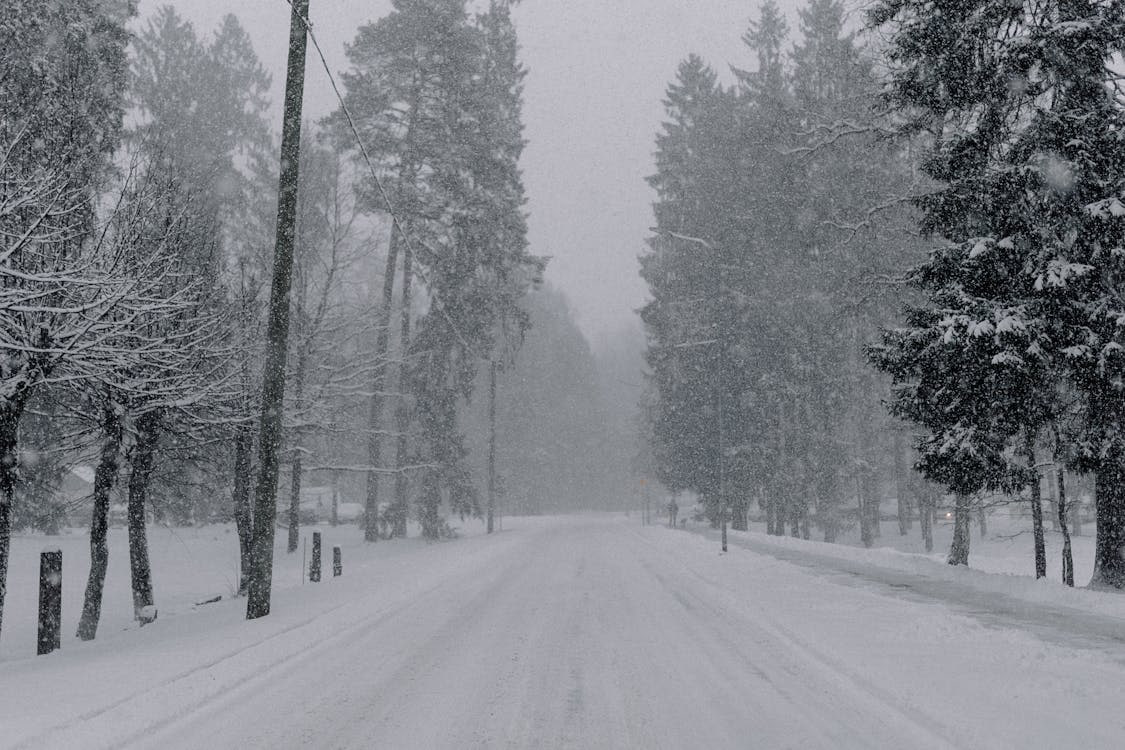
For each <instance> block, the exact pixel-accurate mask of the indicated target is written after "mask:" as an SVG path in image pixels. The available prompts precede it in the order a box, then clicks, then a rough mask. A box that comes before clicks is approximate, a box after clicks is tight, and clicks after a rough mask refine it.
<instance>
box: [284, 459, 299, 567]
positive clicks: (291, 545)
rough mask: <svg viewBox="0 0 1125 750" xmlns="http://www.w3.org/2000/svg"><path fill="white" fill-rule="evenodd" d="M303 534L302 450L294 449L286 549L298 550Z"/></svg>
mask: <svg viewBox="0 0 1125 750" xmlns="http://www.w3.org/2000/svg"><path fill="white" fill-rule="evenodd" d="M300 536H301V451H300V448H299V447H298V448H296V449H294V451H293V462H292V463H291V464H290V469H289V539H288V544H287V545H286V550H287V551H288V552H290V553H292V552H296V551H297V543H298V542H299V541H300Z"/></svg>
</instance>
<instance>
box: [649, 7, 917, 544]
mask: <svg viewBox="0 0 1125 750" xmlns="http://www.w3.org/2000/svg"><path fill="white" fill-rule="evenodd" d="M800 19H801V21H800V39H799V40H798V41H797V42H796V43H795V44H792V45H791V44H790V42H789V35H788V26H787V22H786V21H785V18H784V17H783V16H782V14H781V13H780V11H779V10H778V8H777V6H776V5H775V4H773V3H772V2H766V3H765V4H763V6H762V8H761V15H760V17H759V19H758V20H757V21H755V22H754V23H753V24H751V27H750V29H749V31H748V32H747V33H746V34H745V36H744V37H743V40H744V42H745V44H746V49H747V52H748V53H749V54H750V55H752V56H753V57H755V58H756V59H757V67H756V70H754V71H753V72H747V71H744V70H741V69H739V68H733V73H734V77H735V83H734V84H733V85H732V86H724V85H722V84H721V83H720V81H719V77H718V75H717V74H716V73H715V72H714V71H713V70H712V69H711V68H710V67H709V66H708V65H707V64H706V63H705V62H704V61H703V60H702V59H701V58H699V57H697V56H694V55H693V56H690V57H689V58H688V59H686V60H685V61H684V62H683V63H682V64H681V65H680V67H679V70H678V72H677V76H676V80H675V81H674V82H673V83H672V84H671V85H670V86H669V88H668V92H667V99H666V100H665V106H666V109H667V120H666V122H665V124H664V128H663V130H662V132H661V133H660V134H659V135H658V136H657V151H656V166H657V172H656V174H655V175H653V176H652V177H650V178H649V183H650V184H651V185H652V186H653V188H654V189H655V190H656V193H657V196H658V200H657V203H656V205H655V215H656V227H655V233H654V235H653V236H652V238H651V239H650V241H649V244H650V252H649V253H647V254H646V255H644V256H643V257H642V259H641V267H642V272H641V273H642V276H643V277H644V279H645V281H646V282H647V283H648V286H649V290H650V294H651V297H652V299H651V301H650V302H649V303H648V304H647V305H646V306H645V307H644V308H643V310H642V312H641V316H642V319H643V320H644V323H645V326H646V330H647V333H648V339H649V346H648V350H647V361H648V365H649V368H650V370H651V378H650V383H649V385H650V393H649V395H648V397H647V398H646V402H645V409H646V412H647V417H648V419H647V424H648V428H649V430H648V436H649V443H650V449H651V452H652V453H653V454H654V457H655V461H654V465H655V468H656V472H657V477H658V478H659V479H660V481H661V482H662V483H663V484H664V485H665V486H667V487H668V488H669V489H671V490H673V491H676V490H691V491H693V492H696V493H698V494H699V495H700V496H701V499H702V501H703V503H704V505H705V507H706V509H707V512H708V515H709V516H710V517H711V518H712V519H713V520H715V521H716V522H718V520H719V518H720V515H721V513H722V512H723V511H722V508H723V507H724V506H725V507H727V508H728V509H729V511H728V512H729V513H730V518H731V522H732V524H733V526H734V528H735V529H745V528H746V524H747V514H748V512H749V510H750V507H751V505H752V504H753V503H754V502H755V501H757V503H759V504H760V506H761V509H762V511H763V512H764V513H765V515H766V520H767V526H768V529H769V531H770V533H774V534H782V533H786V530H788V531H789V532H790V533H793V534H794V535H804V536H805V537H808V536H809V535H810V534H811V533H812V531H811V528H812V527H815V528H818V529H819V530H820V531H821V532H822V533H823V536H824V538H825V539H826V540H828V541H833V540H835V538H836V536H837V534H838V533H839V532H840V530H841V527H842V526H845V525H854V524H855V523H856V522H857V521H858V523H859V524H860V525H861V529H862V536H863V538H864V540H865V541H866V542H867V543H869V544H870V543H871V541H872V540H873V539H874V535H875V534H876V533H877V528H878V508H879V498H880V496H881V493H882V490H883V488H884V486H885V485H886V484H887V483H888V482H890V481H892V480H893V477H894V468H895V466H894V461H893V460H892V457H893V455H894V451H895V450H896V448H900V446H896V444H895V443H896V440H895V434H896V433H895V432H894V431H893V430H891V429H888V427H889V426H890V425H888V424H887V420H886V419H885V418H884V416H883V413H882V409H881V407H880V404H879V399H880V397H881V395H882V394H883V392H884V390H885V386H884V385H883V383H882V382H881V381H880V379H879V378H878V377H876V376H875V374H874V373H873V372H872V371H871V369H870V368H869V367H868V366H867V364H866V362H865V361H864V356H863V347H864V346H865V345H867V344H868V343H871V341H872V340H873V335H874V332H875V331H876V330H877V327H878V326H879V325H880V324H884V323H887V322H889V321H890V320H891V319H892V316H893V312H894V310H895V308H896V307H897V305H898V304H899V299H900V295H898V294H897V291H898V290H897V289H896V287H895V286H894V285H891V284H880V283H872V282H873V281H876V280H879V281H883V280H890V278H891V277H892V275H893V274H895V273H897V272H898V271H900V270H901V269H902V268H904V267H905V265H906V264H907V263H908V262H909V259H910V258H911V257H916V256H917V250H916V249H915V246H914V245H913V244H912V243H911V242H910V241H909V240H906V239H904V238H905V231H904V229H905V220H906V213H905V211H903V210H902V209H900V208H894V207H891V208H888V209H887V210H886V211H881V212H876V211H870V210H869V208H870V207H872V206H875V205H878V204H884V203H886V204H889V205H890V204H893V199H894V198H895V197H896V196H905V195H906V194H907V191H908V190H909V187H910V184H911V180H912V170H911V162H910V159H909V153H908V151H907V150H906V149H904V148H903V146H902V145H900V144H898V143H897V142H893V141H887V140H883V139H881V138H880V137H879V134H878V133H877V132H875V131H874V129H872V128H869V127H867V126H866V125H864V123H866V122H867V121H868V118H866V114H867V111H868V107H869V104H870V101H871V97H872V96H873V95H874V93H875V90H876V70H875V68H876V65H875V61H874V59H872V57H871V55H870V54H869V53H868V52H867V51H865V50H864V49H863V48H861V47H860V45H859V43H858V42H857V40H856V38H855V35H854V34H852V33H849V32H848V31H847V29H846V27H845V14H844V7H843V5H842V4H841V3H839V2H832V1H831V0H813V2H811V3H809V5H807V6H806V7H805V8H803V9H802V10H801V12H800ZM845 123H850V124H851V130H853V131H855V132H854V133H849V134H847V136H846V137H845V136H841V137H839V138H835V139H830V138H828V137H827V136H828V134H834V133H835V129H836V128H838V127H839V126H840V125H841V124H845ZM901 449H903V450H905V448H904V447H901ZM845 506H846V507H845ZM857 506H858V508H859V509H860V512H859V513H858V514H857V515H858V518H857V517H855V516H853V515H852V514H850V513H849V512H848V510H849V509H853V508H855V507H857Z"/></svg>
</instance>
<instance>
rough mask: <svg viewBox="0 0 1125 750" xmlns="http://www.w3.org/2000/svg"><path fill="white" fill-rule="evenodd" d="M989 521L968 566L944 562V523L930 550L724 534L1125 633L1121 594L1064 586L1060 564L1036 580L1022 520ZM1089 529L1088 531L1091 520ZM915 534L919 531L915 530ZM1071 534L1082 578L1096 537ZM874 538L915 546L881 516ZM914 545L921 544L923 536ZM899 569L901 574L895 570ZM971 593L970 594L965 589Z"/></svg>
mask: <svg viewBox="0 0 1125 750" xmlns="http://www.w3.org/2000/svg"><path fill="white" fill-rule="evenodd" d="M991 525H992V528H993V529H995V534H990V535H989V536H988V537H987V538H985V539H983V540H982V539H980V538H979V537H977V535H976V533H975V532H976V529H975V528H974V539H973V544H974V545H976V548H975V549H974V550H973V552H972V554H971V555H970V560H969V562H970V565H969V567H964V566H951V565H948V564H947V563H946V562H945V554H944V552H939V551H938V550H939V549H941V548H940V546H938V545H939V544H940V543H941V541H943V540H942V538H941V535H942V533H943V532H942V531H941V530H935V538H934V543H935V551H934V552H933V553H925V552H904V551H901V550H899V549H895V548H892V547H884V546H876V547H873V548H871V549H864V548H862V547H856V546H852V545H851V544H849V543H846V542H845V543H836V544H828V543H825V542H818V541H814V540H809V541H805V540H803V539H796V538H793V537H777V536H769V535H767V534H766V533H765V532H764V527H763V530H759V529H758V528H755V527H754V526H756V525H752V527H751V530H750V531H748V532H740V531H729V532H728V533H729V535H730V536H729V538H730V541H731V543H732V544H735V545H738V546H741V547H744V548H746V549H751V550H753V551H756V552H759V553H762V554H766V555H771V556H773V557H777V558H779V559H782V560H786V561H788V562H794V563H797V564H799V565H802V566H805V567H812V568H816V569H818V570H821V571H824V572H829V573H832V572H836V573H842V574H845V575H847V576H851V577H854V578H858V579H859V580H861V581H863V582H865V583H875V584H881V585H884V586H891V587H895V588H899V589H901V590H903V592H904V593H909V594H918V595H922V596H933V597H935V598H939V599H941V598H944V597H943V596H942V595H941V592H942V591H943V590H946V589H948V586H946V587H943V586H942V585H941V584H943V583H944V584H949V585H951V586H956V587H957V589H956V590H957V591H959V592H960V596H961V598H962V599H964V600H965V601H966V602H968V601H969V600H970V599H971V600H972V602H973V605H974V606H976V605H980V604H982V603H985V604H986V603H987V602H993V603H995V602H997V601H998V597H1003V598H1004V600H1005V601H1007V602H1008V605H1009V606H1018V604H1017V603H1018V602H1023V603H1026V604H1027V605H1028V606H1029V607H1030V606H1036V607H1042V606H1045V605H1046V606H1050V607H1052V608H1063V609H1062V611H1061V612H1060V614H1065V611H1066V610H1071V611H1072V612H1073V615H1074V616H1075V617H1083V616H1090V615H1093V616H1099V617H1107V618H1114V619H1113V622H1112V623H1111V622H1106V623H1102V625H1100V626H1095V629H1096V630H1098V631H1108V630H1111V629H1112V628H1113V627H1116V628H1117V632H1119V633H1121V634H1125V594H1120V593H1116V592H1101V591H1091V590H1089V589H1085V588H1082V587H1081V586H1080V587H1078V588H1070V587H1067V586H1064V585H1063V584H1062V583H1061V582H1059V581H1058V580H1057V578H1058V576H1057V570H1053V569H1052V570H1050V574H1051V576H1052V577H1048V578H1045V579H1041V580H1036V579H1035V577H1034V564H1033V559H1032V557H1031V545H1032V541H1031V537H1030V534H1026V533H1024V534H1021V533H1020V531H1021V526H1022V523H1021V522H1019V521H1017V520H1012V521H1008V520H1007V519H1000V520H999V523H997V522H996V521H992V524H991ZM694 528H695V529H696V530H699V531H705V533H706V535H707V536H709V537H715V538H717V534H716V533H714V532H711V531H709V530H705V529H704V527H702V526H696V527H694ZM1087 528H1088V530H1089V531H1091V532H1092V531H1093V528H1092V526H1089V527H1087ZM944 533H947V534H948V533H950V532H944ZM914 534H915V535H916V534H917V530H916V529H915V531H914ZM1052 537H1054V535H1052V536H1051V537H1049V538H1048V552H1049V553H1050V552H1052V547H1053V552H1054V554H1053V555H1051V554H1049V556H1048V560H1049V562H1050V561H1052V558H1055V559H1056V560H1055V561H1057V558H1058V555H1059V552H1058V546H1059V545H1057V544H1056V545H1051V541H1052V540H1053V539H1052ZM1074 541H1075V570H1076V581H1078V582H1081V581H1084V580H1088V579H1089V577H1090V571H1092V569H1093V537H1092V536H1083V537H1076V538H1075V540H1074ZM879 542H880V543H884V542H890V543H892V544H893V543H895V542H898V543H899V544H902V545H903V546H913V541H912V540H910V539H904V538H903V537H900V536H899V535H898V531H897V528H896V529H895V530H894V531H893V534H892V533H891V525H890V524H886V523H885V524H884V526H883V535H882V536H881V537H880V540H879ZM918 544H919V546H920V542H919V543H918ZM900 573H901V574H903V575H901V576H900V575H896V574H900ZM970 592H971V593H972V594H973V596H970ZM1117 620H1120V621H1119V622H1117ZM1113 623H1116V625H1115V626H1114V625H1113ZM1123 637H1125V635H1123Z"/></svg>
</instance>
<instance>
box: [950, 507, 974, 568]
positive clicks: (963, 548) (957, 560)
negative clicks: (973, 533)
mask: <svg viewBox="0 0 1125 750" xmlns="http://www.w3.org/2000/svg"><path fill="white" fill-rule="evenodd" d="M969 506H970V503H969V496H968V495H964V494H959V495H957V502H956V504H955V505H954V506H953V544H952V545H951V546H950V548H949V559H948V562H949V564H950V565H968V564H969V521H970V519H969V515H970V510H971V509H970V507H969Z"/></svg>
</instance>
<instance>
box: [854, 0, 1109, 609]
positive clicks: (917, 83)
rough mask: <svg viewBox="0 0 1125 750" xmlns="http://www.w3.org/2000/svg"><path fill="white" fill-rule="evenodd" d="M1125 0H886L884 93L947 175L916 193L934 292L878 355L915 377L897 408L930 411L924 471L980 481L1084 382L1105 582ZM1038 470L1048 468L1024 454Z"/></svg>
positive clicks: (903, 375)
mask: <svg viewBox="0 0 1125 750" xmlns="http://www.w3.org/2000/svg"><path fill="white" fill-rule="evenodd" d="M1121 13H1122V11H1121V10H1120V9H1119V8H1117V6H1108V7H1107V8H1101V7H1098V6H1095V5H1093V4H1090V3H1086V2H1081V1H1080V0H1079V1H1072V0H1062V1H1061V2H1049V3H1014V4H1013V3H1007V2H991V1H982V2H972V3H945V2H942V3H937V4H936V5H934V4H932V3H921V2H914V1H913V0H905V1H903V0H895V1H894V2H882V3H880V4H878V5H877V6H876V7H875V8H874V9H873V10H872V11H871V15H870V20H871V22H872V24H873V25H875V26H878V27H881V28H883V29H884V30H886V31H887V32H889V48H888V53H889V57H890V60H891V64H892V65H891V67H892V71H893V76H892V78H891V81H890V84H889V86H888V88H887V91H886V102H887V104H888V105H889V107H890V109H892V110H893V111H895V112H897V113H898V115H899V117H900V118H901V119H902V121H903V122H904V123H905V129H906V130H907V131H908V132H911V133H916V134H919V136H920V137H924V139H925V143H926V144H927V145H926V154H925V158H924V159H923V162H922V164H923V169H924V170H925V172H926V174H927V175H929V176H930V177H931V178H932V179H933V180H934V181H935V185H936V188H935V190H934V191H933V192H931V193H930V194H928V195H927V196H925V197H923V198H920V199H919V200H918V201H917V205H918V207H919V209H920V210H921V214H922V220H921V227H922V229H923V231H924V232H926V233H927V234H928V235H929V236H931V237H933V238H935V239H937V240H938V241H939V244H938V246H937V247H936V248H935V249H934V250H933V252H932V253H931V256H930V258H929V260H928V261H927V262H926V263H924V264H922V265H921V266H919V267H918V268H917V269H916V270H915V271H914V272H913V273H912V279H913V281H914V283H915V285H916V286H917V287H918V288H919V289H920V290H921V291H922V292H923V293H924V294H925V296H926V301H925V302H924V303H923V304H921V305H919V306H917V307H916V308H915V309H914V310H912V311H911V312H910V314H909V316H908V321H907V323H908V325H907V327H906V328H905V329H902V330H899V331H890V332H888V333H887V334H886V335H885V341H884V345H885V348H884V349H882V350H881V351H880V352H878V353H877V355H876V359H877V363H878V364H879V365H880V366H881V367H884V369H887V370H888V371H890V372H892V374H894V375H895V377H896V379H897V380H898V382H899V389H898V391H897V392H896V394H895V407H894V408H896V409H897V410H898V411H900V412H901V413H904V414H910V415H913V417H912V418H926V419H929V420H931V421H930V422H929V423H927V422H925V421H924V422H923V423H924V424H926V426H927V427H929V428H930V430H931V437H929V438H927V439H926V440H924V441H923V444H922V445H921V448H922V458H921V460H920V467H921V468H922V469H923V471H924V472H925V473H926V474H927V475H928V476H931V477H933V478H935V479H937V480H938V481H942V482H943V483H945V484H946V486H948V487H950V488H952V489H954V490H955V491H958V492H960V491H961V490H968V491H972V490H974V489H976V488H979V487H982V486H994V485H996V484H1004V483H1006V482H1007V481H1008V479H1009V478H1011V477H1013V476H1017V475H1018V472H1017V471H1016V469H1015V467H1012V466H1011V465H1010V462H1009V461H1008V460H1007V459H1006V457H1005V456H1006V454H1005V452H1004V451H1005V449H1006V448H1007V447H1013V446H1014V447H1023V446H1027V445H1029V444H1030V445H1034V441H1035V440H1036V438H1037V436H1038V433H1039V431H1040V430H1042V429H1043V428H1044V427H1045V426H1046V424H1047V423H1048V422H1049V421H1050V420H1052V419H1054V418H1055V417H1056V415H1057V413H1058V406H1057V404H1056V396H1057V394H1058V392H1059V387H1058V377H1059V376H1060V375H1064V376H1065V379H1066V384H1067V387H1069V388H1072V389H1073V390H1074V391H1075V392H1076V393H1077V394H1078V395H1079V396H1080V401H1081V412H1082V417H1083V426H1082V430H1081V431H1080V435H1079V436H1078V438H1077V439H1078V442H1079V444H1080V450H1079V451H1077V455H1078V458H1077V459H1076V463H1077V465H1079V466H1080V467H1082V468H1085V469H1087V470H1090V471H1093V472H1094V473H1095V474H1096V475H1097V477H1098V480H1099V481H1098V483H1097V504H1098V514H1099V525H1098V545H1097V552H1096V561H1095V574H1094V580H1093V582H1092V583H1093V584H1094V585H1109V586H1115V587H1122V586H1125V563H1122V559H1123V558H1122V555H1121V552H1122V550H1125V484H1123V482H1122V476H1121V462H1122V459H1123V458H1125V453H1123V445H1125V444H1123V443H1122V438H1121V431H1120V428H1121V425H1122V417H1125V411H1123V406H1125V398H1123V394H1122V392H1121V388H1120V382H1121V378H1120V375H1119V373H1120V368H1121V366H1122V363H1121V359H1120V355H1119V354H1118V352H1119V351H1120V350H1121V344H1120V341H1119V339H1120V337H1121V332H1120V330H1119V327H1117V326H1116V320H1117V319H1118V315H1117V313H1116V310H1117V308H1118V305H1117V304H1116V303H1115V301H1114V300H1115V299H1116V297H1117V292H1116V286H1117V282H1116V278H1118V277H1119V275H1120V269H1119V264H1120V261H1119V260H1118V253H1117V252H1116V251H1115V248H1117V247H1118V246H1119V245H1120V244H1121V239H1122V233H1123V231H1125V223H1123V222H1122V220H1121V215H1123V214H1125V210H1122V209H1120V208H1119V207H1120V206H1121V205H1122V204H1121V202H1120V200H1119V197H1118V196H1119V194H1120V190H1121V187H1122V170H1123V167H1122V165H1123V164H1125V160H1123V156H1125V155H1123V153H1122V146H1121V143H1120V139H1119V138H1118V137H1117V136H1116V133H1117V132H1119V131H1120V128H1121V126H1122V122H1121V113H1120V108H1119V107H1118V106H1117V105H1115V104H1114V102H1113V99H1112V96H1111V87H1112V85H1113V81H1112V77H1111V76H1112V74H1111V73H1110V72H1109V71H1110V70H1111V68H1112V65H1111V64H1110V61H1111V60H1112V59H1113V58H1114V56H1115V55H1116V54H1119V53H1120V38H1121V35H1120V33H1119V29H1120V28H1121V21H1122V17H1121ZM919 376H920V379H918V378H919ZM927 415H929V416H928V417H927ZM1030 452H1031V451H1030V450H1027V449H1026V448H1024V449H1023V450H1021V453H1030ZM1021 481H1022V482H1023V483H1029V482H1034V481H1037V477H1035V476H1034V475H1033V474H1032V473H1031V472H1029V471H1028V470H1027V469H1026V467H1024V469H1023V472H1022V477H1021ZM951 561H952V560H951Z"/></svg>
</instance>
